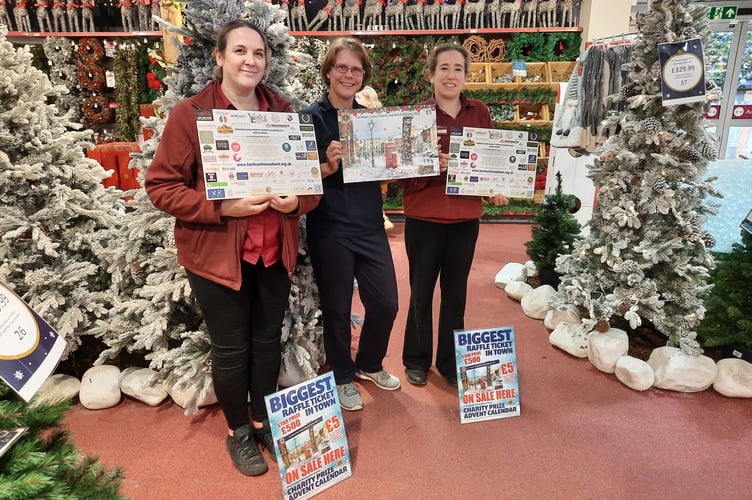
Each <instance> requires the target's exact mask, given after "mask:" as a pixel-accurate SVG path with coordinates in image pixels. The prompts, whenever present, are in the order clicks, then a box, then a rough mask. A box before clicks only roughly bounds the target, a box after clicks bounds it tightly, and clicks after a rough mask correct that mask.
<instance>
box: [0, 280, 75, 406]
mask: <svg viewBox="0 0 752 500" xmlns="http://www.w3.org/2000/svg"><path fill="white" fill-rule="evenodd" d="M64 350H65V340H64V339H63V338H62V337H60V336H59V335H58V334H57V332H56V331H55V330H54V329H53V328H52V327H51V326H50V325H49V324H48V323H47V322H46V321H45V320H44V319H42V317H41V316H39V315H38V314H37V313H36V312H34V311H33V310H32V309H31V308H30V307H29V306H28V305H27V304H26V302H24V301H23V300H22V299H21V298H20V297H19V296H18V295H16V294H15V293H14V292H13V291H12V290H10V289H9V288H7V287H6V286H5V285H3V284H2V283H0V379H2V380H3V381H4V382H5V383H6V384H8V386H10V387H11V388H12V389H13V390H14V391H16V392H17V393H18V395H19V396H21V397H22V398H23V399H24V400H25V401H30V400H31V398H32V397H33V396H34V394H36V392H37V391H38V390H39V387H41V385H42V383H43V382H44V381H45V380H47V377H49V376H50V375H51V374H52V372H53V371H54V370H55V368H56V367H57V364H58V362H59V361H60V357H61V356H62V354H63V351H64Z"/></svg>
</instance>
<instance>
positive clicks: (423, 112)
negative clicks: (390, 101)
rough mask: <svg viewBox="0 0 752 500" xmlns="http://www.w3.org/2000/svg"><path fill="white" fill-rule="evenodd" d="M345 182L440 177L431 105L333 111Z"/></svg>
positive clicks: (437, 141)
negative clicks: (337, 123) (335, 113)
mask: <svg viewBox="0 0 752 500" xmlns="http://www.w3.org/2000/svg"><path fill="white" fill-rule="evenodd" d="M337 119H338V120H339V137H340V142H341V143H342V176H343V179H344V181H345V182H346V183H351V182H364V181H389V180H393V179H405V178H408V177H427V176H431V175H439V140H438V136H437V135H436V108H435V107H434V106H397V107H386V108H378V109H341V110H338V111H337Z"/></svg>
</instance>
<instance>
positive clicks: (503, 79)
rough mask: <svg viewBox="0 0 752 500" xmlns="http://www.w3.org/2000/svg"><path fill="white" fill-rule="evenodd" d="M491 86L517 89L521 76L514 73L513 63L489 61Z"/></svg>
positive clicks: (493, 87)
mask: <svg viewBox="0 0 752 500" xmlns="http://www.w3.org/2000/svg"><path fill="white" fill-rule="evenodd" d="M488 68H489V75H488V76H489V82H488V84H489V86H490V87H491V88H492V89H516V88H518V87H519V78H518V77H515V76H514V74H513V73H512V63H488Z"/></svg>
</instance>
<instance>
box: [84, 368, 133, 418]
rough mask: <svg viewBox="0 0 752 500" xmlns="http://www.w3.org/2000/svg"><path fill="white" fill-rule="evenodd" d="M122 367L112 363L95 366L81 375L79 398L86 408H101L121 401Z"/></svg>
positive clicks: (110, 406) (109, 406)
mask: <svg viewBox="0 0 752 500" xmlns="http://www.w3.org/2000/svg"><path fill="white" fill-rule="evenodd" d="M119 378H120V368H118V367H117V366H112V365H101V366H93V367H91V368H89V369H88V370H86V373H84V376H83V377H81V390H80V391H79V393H78V399H79V401H80V402H81V405H82V406H83V407H84V408H88V409H89V410H101V409H103V408H112V407H113V406H115V405H116V404H118V403H119V402H120V398H121V397H122V394H121V393H120V383H119V380H118V379H119Z"/></svg>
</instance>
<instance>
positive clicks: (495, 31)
mask: <svg viewBox="0 0 752 500" xmlns="http://www.w3.org/2000/svg"><path fill="white" fill-rule="evenodd" d="M581 31H582V26H571V27H570V26H566V27H563V28H467V29H456V30H356V31H290V35H292V36H313V37H340V36H355V37H361V36H417V35H431V36H447V35H484V34H488V35H503V34H505V33H508V34H513V33H550V32H581Z"/></svg>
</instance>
